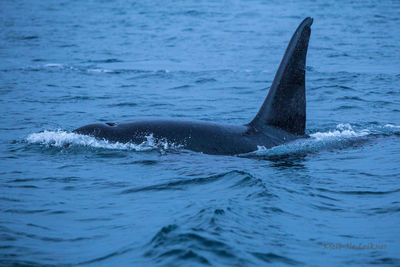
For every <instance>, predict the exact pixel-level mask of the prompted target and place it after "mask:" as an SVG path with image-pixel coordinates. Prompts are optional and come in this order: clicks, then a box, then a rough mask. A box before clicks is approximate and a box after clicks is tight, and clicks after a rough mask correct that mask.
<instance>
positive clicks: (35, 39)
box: [0, 1, 400, 266]
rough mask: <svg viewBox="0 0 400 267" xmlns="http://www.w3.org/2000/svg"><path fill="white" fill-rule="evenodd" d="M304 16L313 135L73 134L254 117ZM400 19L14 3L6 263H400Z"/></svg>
mask: <svg viewBox="0 0 400 267" xmlns="http://www.w3.org/2000/svg"><path fill="white" fill-rule="evenodd" d="M166 2H168V3H166ZM306 16H312V17H314V25H313V26H312V35H311V41H310V47H309V53H308V61H307V65H308V67H307V70H308V72H307V102H308V106H307V116H308V118H307V132H308V134H310V135H311V138H310V139H308V140H300V141H297V142H294V143H291V144H287V145H284V146H280V147H276V148H273V149H269V150H266V149H264V148H262V147H260V148H259V150H258V151H255V152H253V153H250V154H249V155H245V156H234V157H232V156H210V155H204V154H200V153H194V152H190V151H184V150H182V149H180V148H179V147H176V146H174V144H170V143H168V142H162V141H158V140H154V139H152V138H151V137H149V139H148V141H147V142H146V143H143V144H141V145H134V144H115V143H114V144H113V143H108V142H106V141H99V140H95V139H93V138H89V137H84V136H79V135H74V134H72V133H71V130H73V129H74V128H77V127H78V126H82V125H84V124H88V123H93V122H98V121H103V122H105V121H123V120H130V119H134V118H136V117H139V116H140V117H158V116H162V117H175V118H176V117H179V118H186V119H196V120H206V121H215V122H224V123H232V124H244V123H247V122H249V121H250V120H251V119H252V118H253V116H254V115H255V114H256V112H257V110H258V108H259V107H260V105H261V103H262V102H263V100H264V97H265V96H266V94H267V91H268V86H269V85H270V84H271V81H272V79H273V76H274V72H275V70H276V69H277V67H278V64H279V62H280V59H281V57H282V55H283V53H284V50H285V48H286V45H287V43H288V41H289V39H290V36H291V34H292V33H293V31H294V30H295V28H296V27H297V25H298V23H299V22H300V21H301V20H302V19H303V18H304V17H306ZM399 23H400V3H399V2H398V1H382V3H381V2H380V1H354V2H351V3H350V2H349V1H268V2H267V1H221V2H219V1H202V2H198V1H185V2H178V1H141V2H130V3H128V2H127V1H1V2H0V27H1V28H0V36H1V37H0V96H1V97H0V108H1V113H0V123H1V125H0V133H1V140H0V157H1V161H0V183H1V187H0V188H1V189H0V190H1V191H0V209H1V213H0V260H1V264H3V265H12V264H21V265H24V264H27V265H32V264H38V265H42V264H43V265H45V264H50V265H59V264H67V265H70V264H72V265H75V264H92V265H94V266H97V265H103V266H110V265H111V264H117V265H124V264H127V265H128V264H129V265H132V264H133V265H140V266H143V265H144V266H147V265H148V266H153V265H177V266H181V265H186V266H195V265H214V266H220V265H237V266H246V265H250V266H252V265H264V264H267V263H272V264H284V265H286V264H288V265H302V264H306V265H315V266H318V265H327V264H328V265H333V264H335V265H345V264H346V265H347V264H350V265H352V264H362V265H366V264H390V265H400V257H399V252H400V241H399V239H400V231H399V224H400V200H399V199H400V164H399V163H400V160H399V159H400V88H399V84H400V66H399V63H400V45H399V43H400V34H399V33H400V32H399ZM353 246H354V247H353Z"/></svg>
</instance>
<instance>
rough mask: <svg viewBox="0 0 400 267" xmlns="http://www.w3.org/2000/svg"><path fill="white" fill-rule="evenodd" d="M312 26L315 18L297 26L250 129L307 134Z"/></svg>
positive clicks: (307, 19)
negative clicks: (307, 88)
mask: <svg viewBox="0 0 400 267" xmlns="http://www.w3.org/2000/svg"><path fill="white" fill-rule="evenodd" d="M312 23H313V19H312V18H310V17H308V18H305V19H304V20H303V22H302V23H301V24H300V25H299V27H297V30H296V32H295V33H294V34H293V36H292V39H291V40H290V42H289V45H288V47H287V48H286V52H285V55H284V56H283V58H282V61H281V64H280V65H279V69H278V71H277V72H276V74H275V78H274V81H273V82H272V85H271V88H270V90H269V93H268V95H267V98H266V99H265V101H264V103H263V105H262V106H261V108H260V110H259V111H258V113H257V115H256V117H255V118H254V119H253V120H252V121H251V122H250V123H249V125H250V126H252V127H254V128H256V129H257V128H262V127H264V126H265V125H272V126H276V127H279V128H281V129H283V130H285V131H287V132H289V133H292V134H296V135H304V134H305V127H306V95H305V73H306V70H305V68H306V56H307V48H308V41H309V39H310V34H311V28H310V27H311V24H312Z"/></svg>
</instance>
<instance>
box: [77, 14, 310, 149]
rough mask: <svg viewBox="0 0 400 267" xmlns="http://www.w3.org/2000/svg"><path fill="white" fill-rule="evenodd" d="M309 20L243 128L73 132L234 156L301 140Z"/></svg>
mask: <svg viewBox="0 0 400 267" xmlns="http://www.w3.org/2000/svg"><path fill="white" fill-rule="evenodd" d="M312 23H313V19H312V18H305V19H304V20H303V22H302V23H300V25H299V26H298V27H297V30H296V31H295V33H294V34H293V36H292V38H291V40H290V42H289V45H288V47H287V49H286V52H285V54H284V57H283V59H282V61H281V64H280V66H279V68H278V71H277V73H276V75H275V78H274V81H273V83H272V85H271V88H270V90H269V93H268V96H267V98H266V99H265V101H264V103H263V105H262V107H261V109H260V110H259V112H258V113H257V115H256V116H255V118H254V119H253V120H252V121H251V122H250V123H249V124H246V125H240V126H234V125H224V124H216V123H210V122H201V121H180V120H172V119H170V120H168V119H153V120H137V121H133V122H126V123H104V124H100V123H99V124H90V125H87V126H83V127H81V128H78V129H76V130H74V132H75V133H79V134H84V135H90V136H93V137H96V138H100V139H106V140H109V141H113V142H122V143H127V142H132V143H135V144H140V143H142V142H144V141H146V136H150V135H152V136H153V138H155V139H156V140H160V139H161V140H164V139H166V140H167V141H168V142H169V143H174V144H175V145H180V146H182V147H183V148H185V149H189V150H193V151H196V152H203V153H207V154H215V155H237V154H243V153H248V152H251V151H255V150H257V149H258V146H264V147H265V148H270V147H273V146H277V145H281V144H283V143H286V142H289V141H292V140H295V139H297V138H302V137H306V136H305V125H306V97H305V72H306V70H305V66H306V55H307V49H308V42H309V38H310V34H311V28H310V27H311V24H312Z"/></svg>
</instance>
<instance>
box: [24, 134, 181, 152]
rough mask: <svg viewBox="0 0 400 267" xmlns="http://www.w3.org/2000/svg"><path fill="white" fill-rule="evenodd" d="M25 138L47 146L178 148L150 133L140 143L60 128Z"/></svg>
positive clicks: (30, 141)
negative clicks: (93, 135)
mask: <svg viewBox="0 0 400 267" xmlns="http://www.w3.org/2000/svg"><path fill="white" fill-rule="evenodd" d="M26 140H27V141H28V142H29V143H31V144H41V145H45V146H49V147H68V146H70V145H74V146H85V147H92V148H104V149H115V150H132V151H151V150H155V149H161V150H162V151H165V150H169V149H177V148H180V146H179V145H176V144H174V143H169V142H168V141H167V140H164V139H160V140H159V139H156V138H154V137H153V135H152V134H151V135H148V136H146V140H145V141H144V142H142V143H141V144H133V143H119V142H110V141H107V140H105V139H103V140H101V139H96V138H94V137H91V136H87V135H81V134H76V133H70V132H66V131H62V130H57V131H44V132H40V133H33V134H30V135H29V136H28V137H27V138H26Z"/></svg>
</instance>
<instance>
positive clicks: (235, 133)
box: [74, 119, 299, 155]
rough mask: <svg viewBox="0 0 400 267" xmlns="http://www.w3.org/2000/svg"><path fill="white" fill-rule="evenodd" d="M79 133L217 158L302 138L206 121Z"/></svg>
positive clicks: (111, 126) (98, 127)
mask: <svg viewBox="0 0 400 267" xmlns="http://www.w3.org/2000/svg"><path fill="white" fill-rule="evenodd" d="M74 132H75V133H79V134H84V135H89V136H93V137H96V138H100V139H106V140H109V141H113V142H121V143H127V142H132V143H135V144H140V143H142V142H144V141H146V136H150V135H152V136H153V138H155V139H156V140H162V139H166V140H167V141H168V142H169V143H174V144H175V145H180V146H182V147H183V148H185V149H189V150H192V151H196V152H203V153H206V154H214V155H237V154H243V153H247V152H251V151H255V150H257V146H264V147H266V148H270V147H273V146H277V145H280V144H283V143H285V142H288V141H291V140H295V139H297V138H299V136H297V135H293V134H290V133H288V132H286V131H284V130H281V129H279V128H276V127H273V126H266V127H265V128H264V129H255V128H254V127H251V126H249V125H241V126H237V125H224V124H216V123H209V122H202V121H179V120H161V119H154V120H141V121H134V122H126V123H104V124H100V123H99V124H90V125H87V126H83V127H81V128H78V129H76V130H74Z"/></svg>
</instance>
